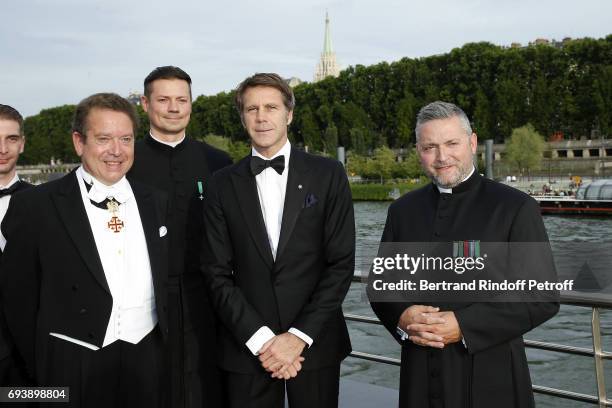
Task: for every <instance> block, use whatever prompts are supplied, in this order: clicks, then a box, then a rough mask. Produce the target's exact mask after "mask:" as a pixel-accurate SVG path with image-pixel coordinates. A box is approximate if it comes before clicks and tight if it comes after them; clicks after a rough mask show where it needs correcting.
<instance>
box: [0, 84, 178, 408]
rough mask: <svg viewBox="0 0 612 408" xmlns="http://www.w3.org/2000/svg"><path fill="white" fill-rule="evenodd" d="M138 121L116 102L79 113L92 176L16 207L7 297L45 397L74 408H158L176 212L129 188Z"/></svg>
mask: <svg viewBox="0 0 612 408" xmlns="http://www.w3.org/2000/svg"><path fill="white" fill-rule="evenodd" d="M136 127H137V118H136V113H135V111H134V109H133V107H132V105H131V104H130V103H129V102H128V101H127V100H125V99H123V98H122V97H120V96H118V95H116V94H108V93H103V94H95V95H92V96H90V97H88V98H85V99H84V100H83V101H81V102H80V103H79V104H78V106H77V107H76V111H75V116H74V121H73V132H72V141H73V143H74V147H75V150H76V153H77V155H78V156H79V157H80V158H81V165H80V166H79V167H78V168H77V169H76V170H74V171H72V172H71V173H70V174H68V175H66V176H65V177H63V178H61V179H59V180H56V181H52V182H48V183H46V184H43V185H41V186H39V187H36V188H33V189H30V190H27V191H24V192H22V193H20V194H18V195H16V196H15V197H14V198H13V199H12V200H11V205H10V207H9V210H8V213H7V216H6V218H5V220H4V222H3V224H2V232H3V234H4V235H5V237H6V239H7V245H6V250H5V253H4V259H3V265H2V276H1V283H2V285H1V290H2V300H3V304H4V309H5V313H6V320H7V323H8V327H9V329H10V332H11V334H12V335H13V338H14V341H15V345H16V347H17V349H18V350H19V352H20V354H21V355H22V356H23V357H24V360H25V362H26V366H27V369H28V371H29V373H30V374H31V375H33V376H34V377H35V378H36V382H37V384H38V385H41V386H68V387H70V404H69V406H72V407H159V406H161V405H162V400H163V398H164V395H163V392H162V391H163V390H162V386H161V385H162V384H163V381H162V373H163V372H164V370H163V367H162V361H163V354H162V342H163V340H164V338H165V336H166V335H167V319H166V309H167V307H166V296H165V290H166V289H165V285H166V282H165V279H166V274H167V269H166V268H167V259H166V255H167V254H166V244H165V241H166V232H167V229H166V227H165V225H164V216H165V212H166V210H165V201H164V200H163V198H160V197H158V196H157V195H156V194H155V193H154V192H153V191H152V190H151V189H150V188H148V187H145V186H144V185H141V184H138V183H136V182H128V181H127V179H126V178H125V174H126V173H127V171H128V170H129V169H130V167H131V165H132V162H133V157H134V133H135V129H136Z"/></svg>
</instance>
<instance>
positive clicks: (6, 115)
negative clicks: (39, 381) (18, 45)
mask: <svg viewBox="0 0 612 408" xmlns="http://www.w3.org/2000/svg"><path fill="white" fill-rule="evenodd" d="M24 146H25V135H24V132H23V117H22V116H21V114H20V113H19V112H18V111H17V110H16V109H15V108H13V107H11V106H9V105H2V104H0V222H2V220H3V219H4V216H5V215H6V210H7V209H8V206H9V203H10V201H11V196H12V195H13V194H15V193H17V192H19V191H22V190H25V189H28V188H30V187H32V185H31V184H29V183H27V182H25V181H23V180H20V179H19V176H18V175H17V172H16V167H17V160H18V159H19V155H20V154H21V153H23V148H24ZM5 245H6V239H5V237H4V235H2V232H0V259H1V257H2V251H4V246H5ZM26 383H27V379H26V375H25V370H24V367H23V362H22V361H21V358H20V357H19V355H18V354H17V353H14V352H13V344H12V341H11V339H10V335H9V333H8V329H7V328H6V323H5V322H4V316H2V315H0V386H7V385H23V384H26Z"/></svg>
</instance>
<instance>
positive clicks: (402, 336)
mask: <svg viewBox="0 0 612 408" xmlns="http://www.w3.org/2000/svg"><path fill="white" fill-rule="evenodd" d="M395 331H396V332H397V335H398V336H400V340H402V341H403V340H406V339H407V338H408V333H406V332H405V331H403V330H402V329H400V328H399V327H396V328H395Z"/></svg>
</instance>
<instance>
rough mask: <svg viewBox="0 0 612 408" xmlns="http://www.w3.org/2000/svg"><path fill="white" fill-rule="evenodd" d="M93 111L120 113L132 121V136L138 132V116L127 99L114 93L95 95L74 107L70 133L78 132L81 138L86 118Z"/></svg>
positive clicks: (84, 129) (83, 133)
mask: <svg viewBox="0 0 612 408" xmlns="http://www.w3.org/2000/svg"><path fill="white" fill-rule="evenodd" d="M93 109H103V110H111V111H115V112H122V113H125V114H126V115H128V117H129V118H130V120H131V121H132V128H133V130H134V134H136V132H137V130H138V116H137V115H136V111H135V110H134V105H132V104H131V103H130V102H129V101H128V100H127V99H125V98H123V97H121V96H119V95H117V94H115V93H97V94H93V95H91V96H88V97H87V98H85V99H83V100H82V101H81V102H79V104H78V105H77V107H76V110H75V112H74V118H73V120H72V131H73V132H78V133H79V134H80V135H81V136H82V137H83V138H85V137H86V134H85V133H86V132H87V118H88V116H89V113H90V112H91V111H92V110H93Z"/></svg>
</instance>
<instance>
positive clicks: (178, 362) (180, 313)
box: [128, 66, 232, 408]
mask: <svg viewBox="0 0 612 408" xmlns="http://www.w3.org/2000/svg"><path fill="white" fill-rule="evenodd" d="M141 101H142V107H143V109H144V110H145V112H147V115H148V116H149V124H150V130H149V132H148V133H147V134H146V135H145V137H144V139H142V140H139V141H138V142H136V148H135V157H134V166H132V168H131V170H130V171H129V173H128V178H129V179H130V180H138V181H140V182H142V183H145V184H148V185H150V186H152V187H155V188H157V189H159V190H161V191H163V192H165V193H166V194H167V195H168V219H167V226H168V242H169V243H168V253H169V257H168V258H169V260H170V265H169V270H168V274H169V277H168V288H169V289H168V323H169V333H168V349H169V350H168V353H169V355H168V357H169V359H170V370H171V374H170V376H169V379H170V395H171V401H172V407H174V408H180V407H193V408H195V407H198V408H201V407H205V408H224V407H225V404H224V403H223V392H222V387H221V382H220V377H221V376H220V373H219V370H218V368H217V365H216V361H215V356H214V355H213V354H212V353H210V352H209V350H211V349H214V348H216V331H215V327H216V322H215V316H214V313H213V311H212V306H211V305H210V302H209V300H208V295H207V291H206V286H205V284H204V277H203V275H202V273H201V272H200V246H201V244H202V238H203V236H204V232H203V215H202V211H203V208H204V206H203V200H204V196H203V194H202V193H203V189H204V183H205V182H206V181H207V180H208V178H209V177H210V176H211V175H212V173H213V172H214V171H216V170H218V169H220V168H222V167H225V166H227V165H230V164H231V163H232V161H231V159H230V158H229V156H228V155H227V154H226V153H225V152H222V151H220V150H217V149H215V148H213V147H212V146H209V145H208V144H206V143H204V142H200V141H197V140H195V139H193V138H192V137H188V136H187V135H186V134H185V129H186V128H187V125H188V124H189V118H190V115H191V78H190V76H189V75H188V74H187V73H186V72H185V71H183V70H182V69H180V68H178V67H173V66H164V67H158V68H155V69H154V70H153V71H152V72H151V73H150V74H149V75H148V76H147V77H146V78H145V80H144V95H143V96H142V100H141Z"/></svg>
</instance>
